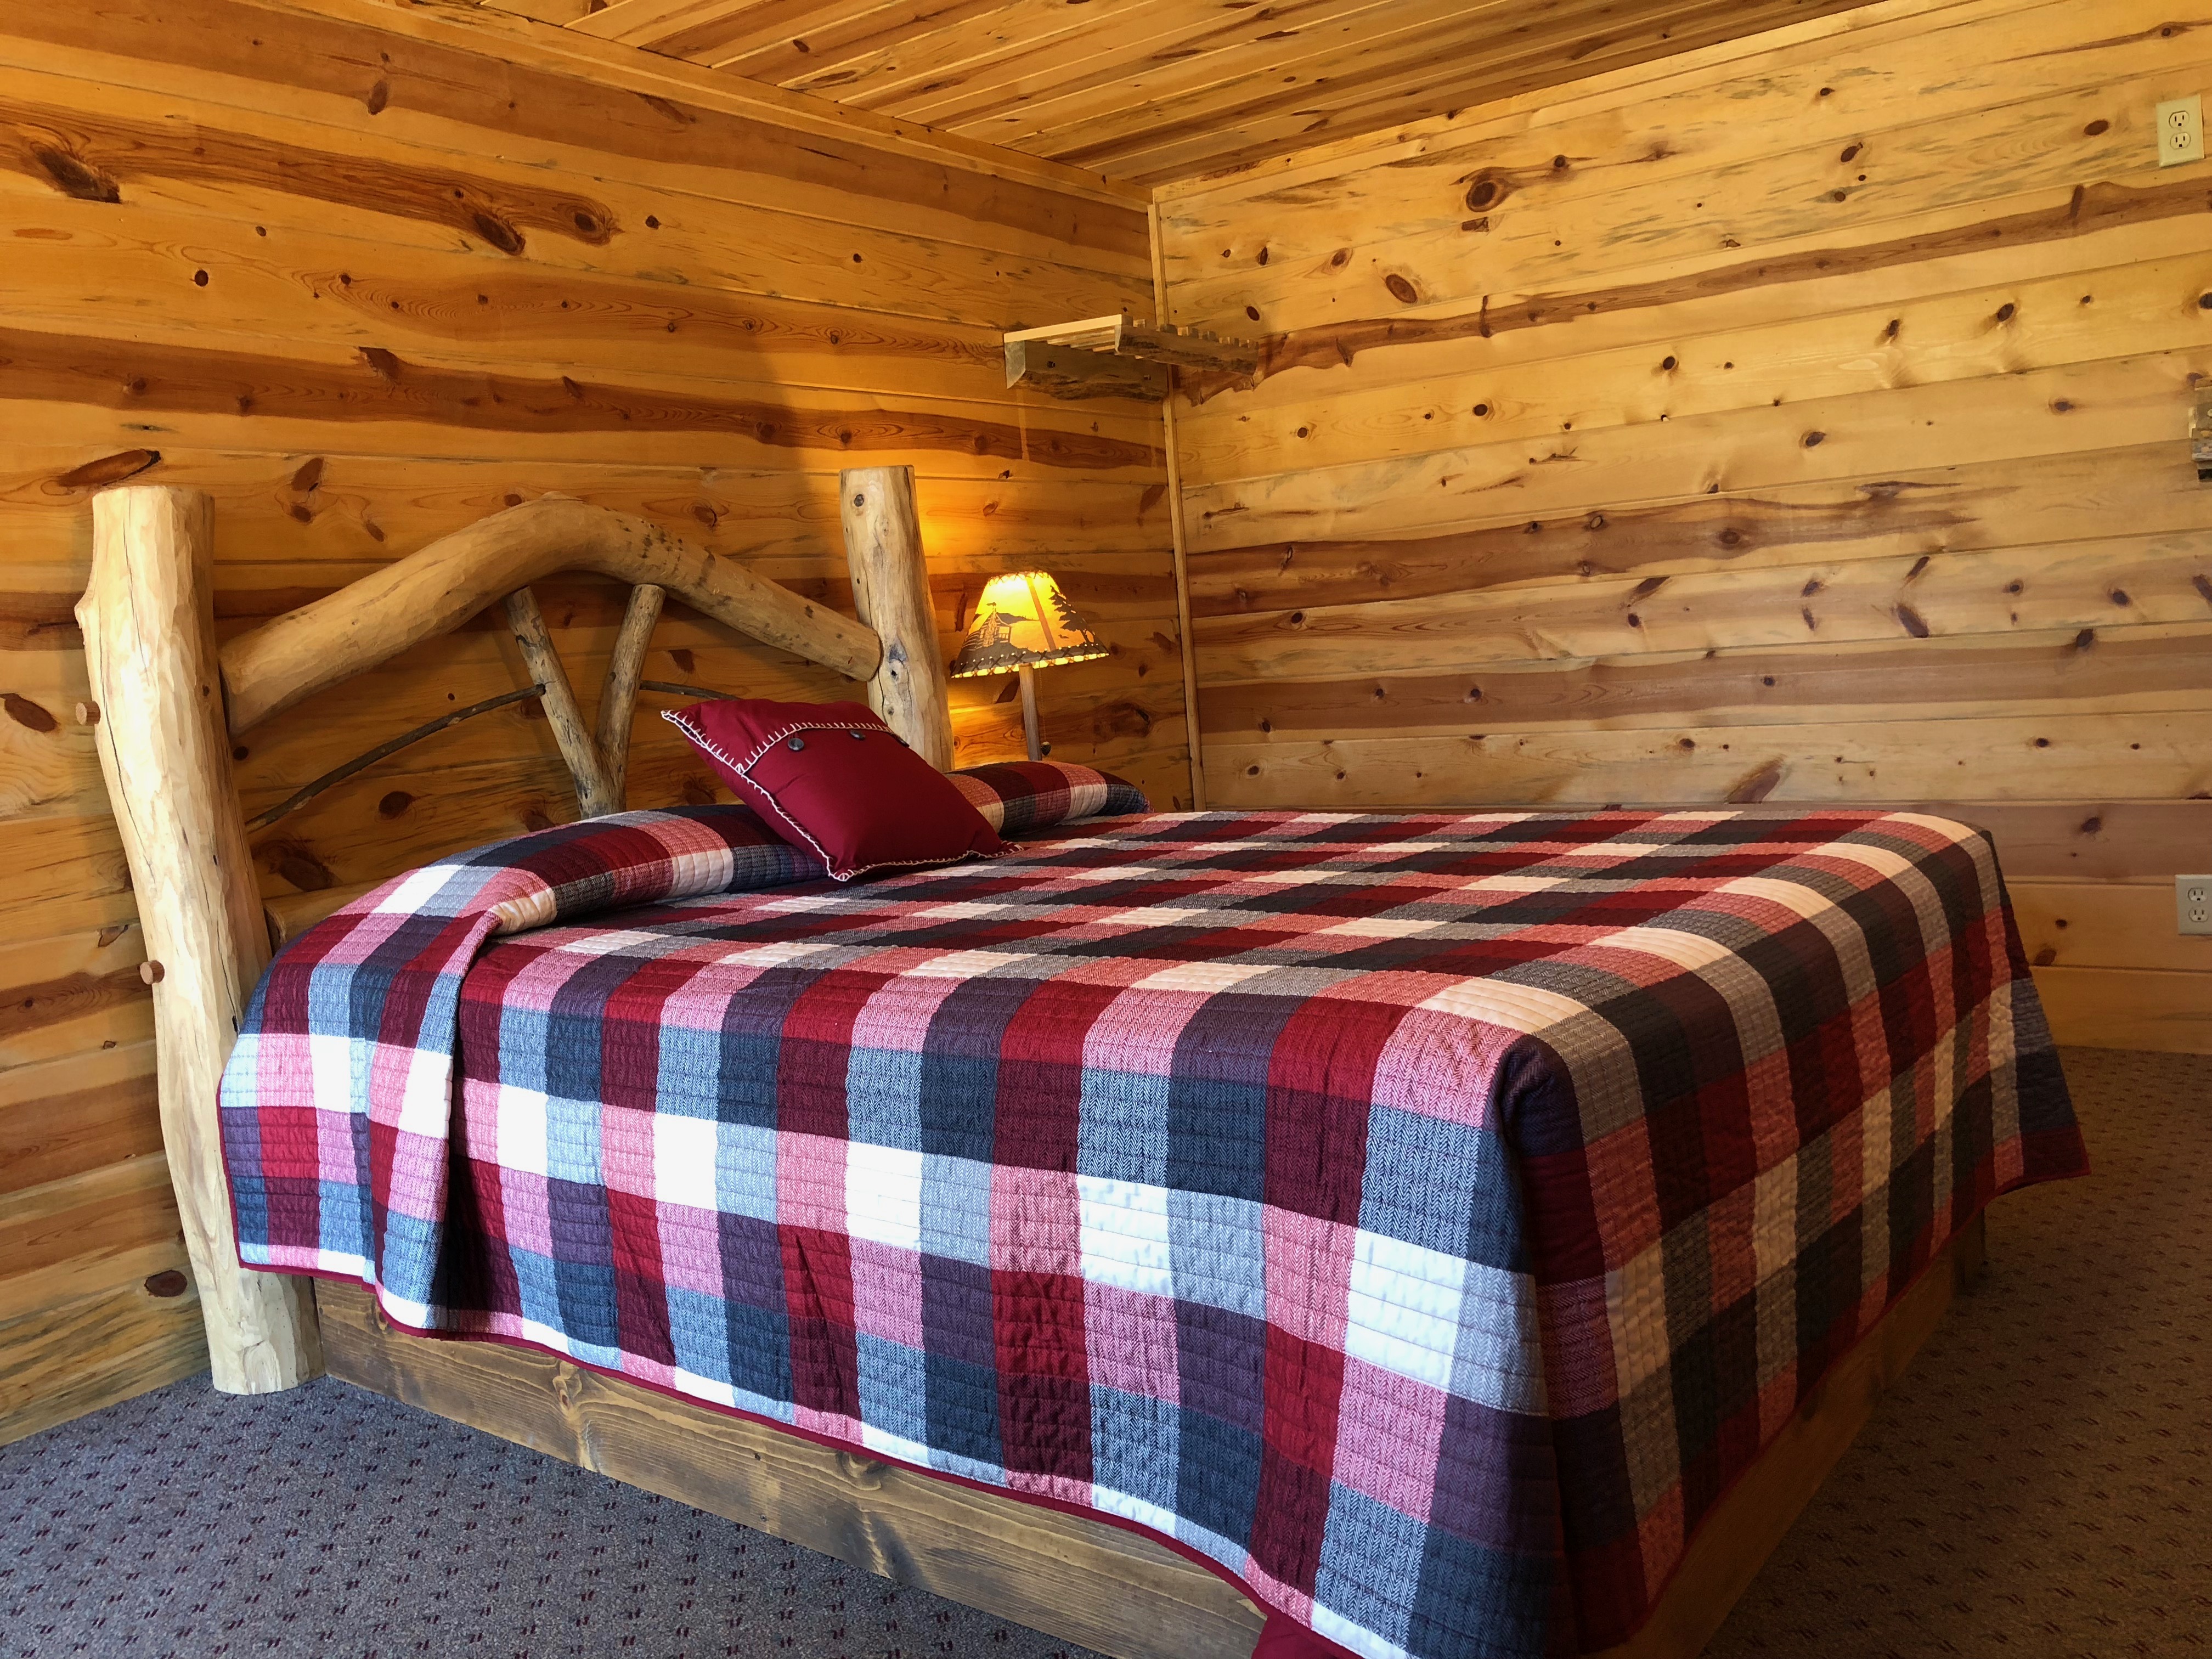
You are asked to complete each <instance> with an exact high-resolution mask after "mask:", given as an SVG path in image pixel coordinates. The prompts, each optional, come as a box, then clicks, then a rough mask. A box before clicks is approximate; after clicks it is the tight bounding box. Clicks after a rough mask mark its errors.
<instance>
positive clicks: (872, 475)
mask: <svg viewBox="0 0 2212 1659" xmlns="http://www.w3.org/2000/svg"><path fill="white" fill-rule="evenodd" d="M837 502H838V509H839V516H840V517H841V518H842V520H844V526H845V562H846V566H847V568H848V569H849V570H850V571H851V573H852V577H853V608H854V610H855V611H858V612H859V613H860V620H861V621H862V622H864V623H866V624H867V625H868V626H869V627H871V628H872V629H875V630H876V635H877V637H878V639H880V640H882V641H883V642H884V660H883V665H882V666H881V667H879V668H878V669H877V670H876V676H875V678H873V679H872V680H870V681H869V682H868V707H869V708H872V709H874V710H875V711H876V713H877V714H880V715H882V716H883V719H884V725H886V726H890V729H891V730H892V731H894V732H897V733H898V734H899V736H901V737H902V738H905V739H906V743H907V747H908V748H909V749H911V750H914V751H915V753H916V754H917V755H920V756H921V757H922V758H923V759H924V760H926V761H927V762H928V763H930V764H931V765H932V766H934V767H938V768H939V769H949V768H950V767H951V764H952V683H951V679H950V678H947V676H946V674H945V659H944V657H943V656H942V655H940V654H939V651H938V648H937V619H936V615H935V612H934V611H933V607H932V606H931V605H930V602H929V567H928V565H927V563H926V562H924V561H923V558H922V551H921V519H920V518H919V516H918V515H917V514H916V513H915V505H914V469H913V468H912V467H910V466H858V467H848V469H846V470H845V471H842V472H840V473H839V474H838V475H837Z"/></svg>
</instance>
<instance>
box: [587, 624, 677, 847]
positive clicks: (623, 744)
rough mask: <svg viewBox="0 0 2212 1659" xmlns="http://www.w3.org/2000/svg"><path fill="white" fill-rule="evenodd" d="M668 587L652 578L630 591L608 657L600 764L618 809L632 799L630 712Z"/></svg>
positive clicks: (602, 699)
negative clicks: (613, 646)
mask: <svg viewBox="0 0 2212 1659" xmlns="http://www.w3.org/2000/svg"><path fill="white" fill-rule="evenodd" d="M665 598H666V594H665V592H664V591H663V590H662V589H660V588H659V587H657V586H654V585H653V583H651V582H640V583H639V584H638V585H637V586H635V587H633V588H631V589H630V591H629V606H628V607H627V608H626V609H625V610H624V611H623V620H622V631H621V632H619V633H617V635H615V652H614V655H613V656H612V657H611V658H609V659H608V660H607V678H606V681H605V684H603V685H601V687H600V688H599V720H598V737H599V764H600V765H601V766H602V767H604V768H605V771H606V779H607V794H608V796H609V798H610V799H611V800H612V801H613V802H614V805H613V806H612V808H611V809H610V810H611V811H617V812H619V811H622V810H623V807H624V806H626V805H629V789H628V786H629V730H630V715H631V714H632V712H633V711H634V710H635V708H636V707H637V683H638V678H639V677H640V676H641V675H642V674H643V673H644V672H645V651H646V647H647V646H649V645H651V644H652V643H653V624H654V623H657V622H659V620H660V605H661V601H662V600H663V599H665Z"/></svg>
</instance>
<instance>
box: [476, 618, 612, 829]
mask: <svg viewBox="0 0 2212 1659" xmlns="http://www.w3.org/2000/svg"><path fill="white" fill-rule="evenodd" d="M501 604H502V605H503V607H504V608H505V610H506V611H507V626H508V627H509V628H511V629H513V630H514V643H515V645H516V646H517V647H519V648H520V650H521V652H522V661H523V665H524V667H525V668H526V669H527V670H528V671H529V674H530V678H532V679H533V680H535V681H536V682H537V683H538V692H539V695H540V696H543V697H544V700H545V723H546V724H547V725H548V726H551V727H552V728H553V741H554V742H555V743H556V744H559V745H560V746H561V759H562V763H564V764H566V765H567V767H568V776H569V779H570V781H572V782H574V785H575V787H576V811H578V812H579V813H580V814H581V815H582V816H583V817H587V818H596V817H601V816H603V815H605V814H606V813H608V812H613V811H619V810H620V808H621V799H620V797H618V796H617V795H615V794H614V793H611V791H610V790H609V788H608V787H607V773H606V768H605V766H604V765H602V764H601V763H600V761H599V744H597V743H595V742H594V741H593V740H592V732H591V728H590V727H589V726H586V725H585V724H584V711H583V710H582V709H580V708H578V707H577V706H576V692H575V688H574V687H573V686H571V685H570V684H568V670H567V669H565V668H563V667H562V665H561V653H559V652H557V651H556V650H555V649H554V648H553V634H552V630H551V629H549V628H547V627H546V626H545V613H544V611H540V610H539V609H538V596H537V595H536V594H535V593H532V592H531V591H530V590H529V589H528V588H526V587H518V588H516V589H515V590H514V592H512V593H510V594H508V595H507V598H506V599H504V600H502V601H501Z"/></svg>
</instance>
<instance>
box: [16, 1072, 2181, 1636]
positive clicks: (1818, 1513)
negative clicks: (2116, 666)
mask: <svg viewBox="0 0 2212 1659" xmlns="http://www.w3.org/2000/svg"><path fill="white" fill-rule="evenodd" d="M2066 1063H2067V1069H2068V1073H2069V1076H2070V1077H2071V1078H2072V1079H2073V1080H2074V1084H2075V1091H2076V1093H2077V1095H2078V1097H2079V1099H2080V1103H2081V1115H2082V1119H2083V1123H2084V1127H2085V1128H2086V1130H2087V1134H2088V1137H2089V1145H2090V1155H2091V1158H2093V1161H2094V1162H2095V1164H2096V1174H2095V1175H2093V1176H2092V1177H2090V1178H2089V1179H2088V1180H2087V1181H2081V1182H2073V1183H2071V1184H2070V1185H2068V1186H2063V1187H2056V1188H2042V1189H2039V1190H2037V1191H2034V1192H2031V1193H2026V1194H2020V1195H2017V1196H2015V1197H2014V1198H2011V1199H2008V1200H2005V1201H2004V1202H2002V1203H2001V1204H1999V1205H1998V1206H1996V1209H1995V1210H1994V1211H1993V1212H1992V1213H1991V1222H1990V1272H1989V1274H1988V1276H1987V1278H1986V1279H1984V1281H1983V1285H1982V1287H1981V1289H1980V1290H1979V1291H1978V1292H1977V1293H1976V1294H1975V1295H1974V1296H1972V1297H1970V1298H1968V1299H1967V1300H1966V1301H1965V1302H1964V1303H1962V1304H1960V1307H1959V1308H1958V1309H1957V1310H1955V1311H1954V1313H1953V1315H1952V1316H1950V1317H1949V1319H1948V1320H1947V1322H1945V1324H1944V1326H1943V1328H1942V1330H1940V1331H1939V1332H1938V1333H1937V1334H1936V1337H1935V1338H1934V1339H1933V1340H1931V1342H1930V1343H1929V1346H1928V1347H1927V1348H1926V1349H1925V1350H1924V1351H1923V1353H1922V1356H1921V1358H1920V1359H1919V1360H1918V1361H1917V1363H1916V1364H1915V1365H1914V1366H1913V1369H1912V1370H1911V1372H1910V1373H1909V1374H1908V1375H1907V1376H1906V1377H1905V1381H1904V1382H1903V1383H1902V1384H1901V1385H1900V1386H1899V1388H1898V1389H1896V1390H1895V1392H1893V1394H1892V1395H1890V1396H1889V1397H1888V1398H1887V1400H1886V1401H1884V1402H1883V1405H1882V1407H1881V1411H1880V1413H1879V1414H1878V1415H1877V1416H1876V1418H1875V1421H1874V1423H1873V1424H1872V1425H1871V1426H1870V1427H1869V1429H1868V1431H1867V1432H1866V1433H1865V1434H1864V1435H1863V1437H1861V1439H1860V1441H1859V1443H1858V1444H1857V1446H1856V1447H1854V1448H1853V1449H1852V1450H1851V1452H1850V1455H1849V1456H1848V1457H1847V1458H1846V1459H1845V1460H1844V1463H1843V1465H1842V1467H1841V1468H1838V1471H1837V1472H1836V1474H1835V1475H1834V1477H1833V1478H1832V1479H1831V1480H1830V1481H1829V1482H1828V1484H1827V1486H1826V1488H1825V1489H1824V1490H1823V1491H1822V1492H1821V1494H1820V1497H1819V1498H1816V1499H1815V1500H1814V1504H1813V1505H1812V1507H1811V1508H1810V1509H1808V1510H1807V1511H1806V1513H1805V1516H1803V1518H1802V1520H1801V1521H1800V1522H1798V1524H1797V1526H1796V1528H1795V1529H1793V1530H1792V1532H1791V1533H1790V1535H1789V1537H1788V1538H1787V1539H1785V1540H1784V1542H1783V1544H1782V1546H1781V1547H1780V1548H1779V1550H1778V1552H1777V1553H1776V1554H1775V1556H1774V1558H1773V1559H1772V1560H1771V1562H1770V1563H1769V1564H1768V1565H1767V1568H1766V1571H1765V1572H1764V1573H1763V1574H1762V1575H1761V1577H1759V1581H1758V1583H1756V1584H1754V1585H1753V1588H1752V1589H1751V1592H1750V1594H1749V1595H1747V1596H1746V1598H1745V1600H1744V1601H1743V1602H1742V1604H1741V1606H1740V1607H1738V1608H1737V1610H1736V1612H1735V1615H1734V1617H1733V1618H1731V1619H1730V1620H1729V1624H1728V1626H1727V1627H1726V1628H1725V1629H1724V1630H1723V1632H1722V1633H1721V1635H1720V1637H1719V1638H1718V1639H1717V1641H1716V1642H1715V1643H1714V1644H1713V1645H1712V1647H1711V1649H1710V1650H1708V1651H1709V1656H1710V1659H1747V1656H1764V1655H1788V1656H1790V1659H1889V1656H1895V1659H1917V1656H1923V1655H1928V1656H1934V1655H1944V1656H1950V1655H1963V1656H1970V1659H1984V1656H1986V1659H2000V1656H2002V1659H2027V1656H2033V1659H2076V1656H2081V1659H2134V1656H2154V1655H2156V1656H2163V1655H2181V1656H2212V1340H2208V1338H2207V1335H2206V1330H2207V1326H2208V1323H2212V1321H2208V1319H2207V1314H2208V1312H2212V1267H2208V1263H2207V1254H2208V1248H2212V1059H2190V1058H2183V1057H2179V1056H2172V1055H2158V1054H2109V1053H2098V1052H2092V1051H2083V1050H2075V1051H2069V1054H2067V1057H2066ZM247 1655H253V1656H270V1659H291V1656H306V1655H315V1656H324V1659H400V1656H421V1655H428V1656H432V1659H445V1656H466V1659H553V1656H564V1659H565V1656H585V1659H599V1656H608V1659H616V1656H634V1659H772V1656H789V1659H936V1656H940V1655H956V1656H961V1659H969V1656H982V1659H1046V1656H1061V1659H1078V1650H1071V1649H1070V1648H1068V1647H1067V1646H1066V1644H1064V1643H1055V1642H1054V1641H1052V1640H1050V1639H1049V1638H1045V1637H1042V1636H1038V1635H1036V1634H1035V1633H1033V1632H1028V1631H1024V1630H1021V1629H1018V1628H1017V1627H1015V1626H1010V1625H1007V1624H1005V1623H1004V1622H1002V1621H1000V1620H994V1619H989V1618H986V1617H985V1616H984V1615H982V1614H981V1613H971V1612H969V1611H968V1610H967V1609H965V1608H963V1607H956V1606H954V1605H953V1604H951V1603H950V1602H946V1601H939V1600H938V1599H937V1598H935V1597H933V1596H931V1595H925V1594H922V1593H921V1592H919V1591H915V1590H909V1589H900V1588H897V1587H896V1586H894V1585H890V1584H888V1583H884V1582H883V1581H882V1580H880V1579H878V1578H875V1577H871V1576H870V1575H868V1574H866V1573H864V1572H860V1571H856V1570H854V1569H852V1568H848V1567H846V1566H844V1565H842V1564H840V1563H838V1562H836V1561H832V1560H829V1559H827V1558H826V1557H823V1556H819V1555H815V1554H812V1553H810V1552H808V1551H805V1550H802V1549H799V1548H797V1547H793V1546H792V1545H788V1544H784V1543H781V1542H779V1541H776V1540H775V1539H772V1538H769V1537H766V1536H764V1535H763V1534H759V1533H754V1532H747V1531H745V1530H744V1529H743V1528H738V1527H735V1526H732V1525H729V1524H727V1523H726V1522H721V1521H719V1520H716V1519H714V1518H712V1517H710V1516H702V1515H699V1514H697V1513H696V1512H694V1511H692V1510H688V1509H685V1508H684V1507H683V1506H682V1505H680V1504H671V1503H667V1502H665V1501H664V1500H662V1499H659V1498H651V1497H648V1496H647V1495H646V1494H644V1493H641V1492H633V1491H630V1490H629V1489H627V1488H624V1487H621V1486H615V1485H613V1484H611V1482H608V1481H606V1480H601V1479H600V1478H599V1477H598V1476H596V1475H591V1474H584V1473H583V1472H581V1471H580V1470H577V1469H573V1468H568V1466H567V1465H565V1464H562V1463H556V1462H553V1461H551V1460H550V1459H548V1458H545V1457H542V1456H539V1455H537V1454H534V1453H532V1452H527V1451H523V1450H520V1449H517V1448H515V1447H512V1446H509V1445H507V1444H505V1443H502V1442H500V1441H496V1440H493V1439H490V1438H489V1437H485V1436H482V1435H478V1434H477V1433H475V1432H473V1431H470V1430H467V1429H463V1428H459V1427H457V1426H455V1425H452V1424H448V1423H445V1422H442V1421H441V1420H439V1419H435V1418H430V1417H427V1416H424V1415H422V1413H417V1412H414V1411H411V1410H410V1409H408V1408H406V1407H401V1406H396V1405H393V1404H392V1403H390V1402H388V1401H383V1400H380V1399H377V1398H376V1397H374V1396H373V1395H366V1394H362V1393H360V1392H358V1391H356V1390H355V1389H349V1388H347V1387H346V1386H344V1385H343V1383H332V1382H329V1381H327V1380H325V1381H323V1382H319V1383H314V1384H313V1385H311V1386H309V1387H307V1388H305V1389H298V1390H295V1391H294V1392H293V1393H291V1394H289V1395H273V1396H267V1397H264V1398H260V1399H253V1400H240V1399H234V1398H231V1397H228V1396H225V1395H216V1394H214V1393H211V1392H210V1391H209V1389H207V1388H206V1386H205V1384H204V1383H201V1382H197V1381H187V1382H185V1383H178V1384H176V1385H174V1386H173V1387H171V1388H167V1389H161V1390H160V1391H159V1392H157V1393H155V1394H151V1395H144V1396H143V1397H141V1398H139V1399H137V1400H134V1401H129V1402H127V1403H125V1404H124V1405H121V1406H117V1407H112V1408H111V1409H109V1410H107V1411H105V1412H100V1413H95V1414H94V1415H93V1416H91V1417H88V1418H82V1419H78V1420H77V1421H76V1422H75V1423H71V1424H67V1425H64V1426H62V1427H60V1428H58V1429H53V1430H50V1431H47V1432H46V1433H45V1434H42V1435H39V1436H35V1437H33V1438H31V1439H29V1440H26V1441H23V1442H21V1443H17V1444H16V1445H14V1446H11V1447H8V1448H5V1449H0V1659H63V1656H86V1659H110V1656H114V1659H126V1656H127V1659H140V1656H144V1659H230V1656H247Z"/></svg>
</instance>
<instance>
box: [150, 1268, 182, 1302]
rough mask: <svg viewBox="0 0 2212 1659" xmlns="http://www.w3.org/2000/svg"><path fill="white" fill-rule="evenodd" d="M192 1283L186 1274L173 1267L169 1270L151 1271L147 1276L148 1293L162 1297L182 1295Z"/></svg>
mask: <svg viewBox="0 0 2212 1659" xmlns="http://www.w3.org/2000/svg"><path fill="white" fill-rule="evenodd" d="M189 1285H191V1280H190V1279H186V1278H185V1276H184V1274H182V1273H179V1272H178V1271H177V1270H176V1269H175V1268H174V1267H171V1268H169V1269H168V1270H167V1272H164V1273H149V1274H148V1275H147V1276H146V1294H147V1295H149V1296H160V1297H170V1296H182V1295H183V1294H184V1293H185V1289H186V1288H187V1287H188V1286H189Z"/></svg>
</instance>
